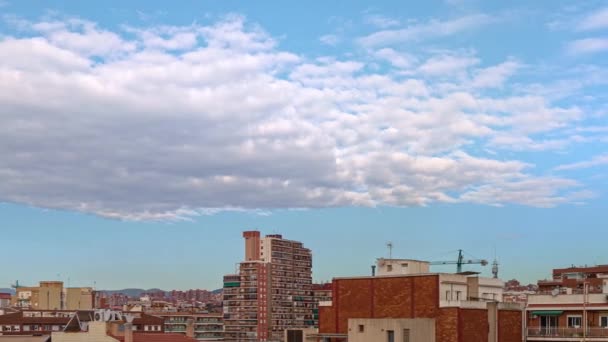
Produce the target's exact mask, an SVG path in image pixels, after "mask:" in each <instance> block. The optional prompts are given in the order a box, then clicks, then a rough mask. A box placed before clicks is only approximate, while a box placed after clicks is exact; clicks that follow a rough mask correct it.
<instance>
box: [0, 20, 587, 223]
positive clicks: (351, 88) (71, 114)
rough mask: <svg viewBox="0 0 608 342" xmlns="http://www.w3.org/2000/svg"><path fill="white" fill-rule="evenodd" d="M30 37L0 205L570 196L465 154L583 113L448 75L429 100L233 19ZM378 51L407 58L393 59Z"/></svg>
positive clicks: (215, 207)
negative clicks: (281, 43)
mask: <svg viewBox="0 0 608 342" xmlns="http://www.w3.org/2000/svg"><path fill="white" fill-rule="evenodd" d="M27 26H28V27H29V30H30V31H29V32H30V34H29V35H27V34H26V35H20V36H19V37H17V36H16V35H13V36H6V37H5V38H3V39H2V40H0V120H1V122H2V125H0V201H4V202H13V203H22V204H28V205H33V206H38V207H43V208H56V209H65V210H76V211H81V212H86V213H93V214H96V215H100V216H104V217H109V218H117V219H128V220H174V219H187V218H188V217H192V216H196V215H203V214H209V213H214V212H217V211H219V210H261V212H262V213H264V212H266V210H272V209H276V208H318V207H331V206H351V205H354V206H377V205H394V206H409V205H429V204H432V203H436V202H447V203H459V202H475V203H485V204H492V205H499V204H505V203H519V204H524V205H532V206H551V205H557V204H559V203H564V202H568V201H569V199H571V198H574V196H575V194H576V192H575V191H578V189H579V184H578V183H576V182H574V181H571V180H568V179H563V178H555V177H550V176H545V175H543V174H541V173H534V172H533V171H534V165H531V164H528V163H524V162H521V161H518V160H515V159H513V158H511V159H509V158H507V159H503V158H501V159H488V158H487V157H483V156H480V155H476V154H475V153H473V152H471V151H467V147H469V146H471V144H474V143H476V144H481V145H482V146H483V145H488V146H491V143H490V141H491V139H493V138H495V137H497V136H499V135H500V134H506V133H505V132H507V133H508V132H510V133H511V134H517V135H518V136H521V137H529V138H530V139H532V138H533V137H532V134H540V133H543V132H552V131H553V130H558V129H561V128H563V127H565V126H568V125H569V124H571V123H572V122H576V120H579V119H580V117H581V112H580V110H579V109H578V108H576V107H562V106H558V105H555V104H552V103H550V102H549V101H547V100H546V99H544V98H542V97H531V96H519V95H515V94H501V95H496V96H494V97H491V96H482V95H479V94H473V93H470V92H468V89H470V85H469V84H468V79H465V80H464V81H463V80H461V79H459V78H457V77H456V78H448V79H442V82H450V83H453V88H454V89H455V90H454V91H441V92H439V91H437V88H438V86H437V84H435V83H433V81H431V80H427V79H421V78H415V77H404V76H403V75H402V74H399V73H394V71H393V70H392V69H391V70H388V71H385V72H374V71H370V68H369V65H367V64H366V63H365V62H364V61H363V60H364V59H363V60H357V59H356V58H352V59H339V58H336V57H332V56H325V57H320V58H317V59H310V58H306V57H304V56H300V55H297V54H294V53H291V52H288V51H283V50H281V49H280V48H279V47H278V46H277V41H276V40H275V39H274V38H273V37H272V36H270V35H269V34H268V33H267V32H265V31H264V30H263V29H262V28H260V27H259V26H257V25H255V24H251V23H248V22H247V21H246V20H245V18H243V17H241V16H238V15H230V16H227V17H225V18H224V19H222V20H219V21H217V22H215V23H213V24H210V25H206V26H200V25H190V26H183V27H181V26H171V27H168V26H163V27H160V26H159V27H137V28H134V27H128V28H123V31H114V32H113V31H108V30H105V29H103V28H100V27H98V25H97V24H95V23H92V22H88V21H81V20H66V21H64V22H58V21H44V22H35V23H28V25H27ZM448 26H449V25H448ZM100 37H103V39H102V38H100ZM72 38H74V39H72ZM89 38H90V39H91V41H94V42H96V41H97V40H98V39H99V44H98V45H95V44H91V43H90V41H89ZM376 57H377V58H383V59H385V60H388V61H389V62H391V63H392V64H393V65H394V66H396V67H408V66H409V64H410V63H415V61H410V60H409V59H408V58H409V57H408V55H406V54H403V53H399V52H397V51H396V50H393V49H388V48H387V49H383V50H379V51H378V53H377V56H376ZM452 57H453V58H452ZM458 57H460V59H458V58H456V57H455V56H451V55H450V56H446V55H445V54H438V55H436V56H432V57H430V58H429V59H428V60H426V62H424V63H423V65H422V66H421V68H420V70H421V71H423V72H425V73H427V74H433V73H434V74H439V73H443V74H446V75H449V74H450V73H452V71H453V70H454V68H457V67H462V68H468V67H472V66H475V65H477V64H478V62H479V61H478V59H477V58H476V57H470V56H464V57H463V56H458ZM450 58H452V59H450ZM507 63H509V62H507ZM515 70H516V68H515V66H514V65H500V66H497V67H496V68H495V69H485V70H480V71H479V72H478V73H477V79H478V81H477V82H478V83H479V84H480V86H484V87H496V86H499V85H501V84H502V83H503V82H504V79H505V78H506V77H507V76H508V75H510V74H511V73H512V72H515ZM484 73H485V74H484ZM462 82H465V83H467V84H461V83H462Z"/></svg>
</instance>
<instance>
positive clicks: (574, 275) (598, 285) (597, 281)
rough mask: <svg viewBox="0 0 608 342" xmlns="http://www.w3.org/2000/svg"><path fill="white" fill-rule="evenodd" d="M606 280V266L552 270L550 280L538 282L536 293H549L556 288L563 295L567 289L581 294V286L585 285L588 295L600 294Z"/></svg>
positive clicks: (607, 273)
mask: <svg viewBox="0 0 608 342" xmlns="http://www.w3.org/2000/svg"><path fill="white" fill-rule="evenodd" d="M606 278H608V265H598V266H591V267H588V266H581V267H577V266H572V267H568V268H556V269H553V276H552V279H549V280H539V281H538V292H540V293H551V292H553V290H554V289H556V288H557V289H559V290H560V291H562V292H563V293H566V292H567V291H568V289H570V291H571V292H577V291H578V292H582V291H583V284H587V285H588V291H589V293H602V292H603V286H604V280H605V279H606Z"/></svg>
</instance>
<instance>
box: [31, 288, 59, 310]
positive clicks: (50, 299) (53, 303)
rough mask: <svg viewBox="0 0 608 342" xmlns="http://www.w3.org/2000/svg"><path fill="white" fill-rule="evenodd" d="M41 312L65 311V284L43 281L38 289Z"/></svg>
mask: <svg viewBox="0 0 608 342" xmlns="http://www.w3.org/2000/svg"><path fill="white" fill-rule="evenodd" d="M36 308H37V309H40V310H61V309H63V282H62V281H41V282H40V287H39V288H38V306H37V307H36Z"/></svg>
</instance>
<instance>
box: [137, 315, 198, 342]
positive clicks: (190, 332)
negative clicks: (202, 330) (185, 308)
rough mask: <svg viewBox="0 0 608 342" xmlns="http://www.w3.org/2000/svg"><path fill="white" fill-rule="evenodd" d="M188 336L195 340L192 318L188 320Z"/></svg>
mask: <svg viewBox="0 0 608 342" xmlns="http://www.w3.org/2000/svg"><path fill="white" fill-rule="evenodd" d="M186 336H188V337H190V338H194V320H193V319H192V318H188V320H187V321H186ZM125 342H127V341H125Z"/></svg>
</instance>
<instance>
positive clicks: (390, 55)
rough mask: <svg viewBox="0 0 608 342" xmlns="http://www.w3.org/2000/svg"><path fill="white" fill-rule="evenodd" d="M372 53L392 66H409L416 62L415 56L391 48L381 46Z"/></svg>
mask: <svg viewBox="0 0 608 342" xmlns="http://www.w3.org/2000/svg"><path fill="white" fill-rule="evenodd" d="M373 55H374V56H375V57H376V58H379V59H383V60H386V61H388V62H389V63H391V64H392V65H393V66H395V67H397V68H401V69H406V68H410V67H412V66H413V65H414V63H415V62H416V57H414V56H412V55H410V54H407V53H403V52H397V51H395V50H393V49H391V48H383V49H380V50H377V51H374V52H373Z"/></svg>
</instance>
